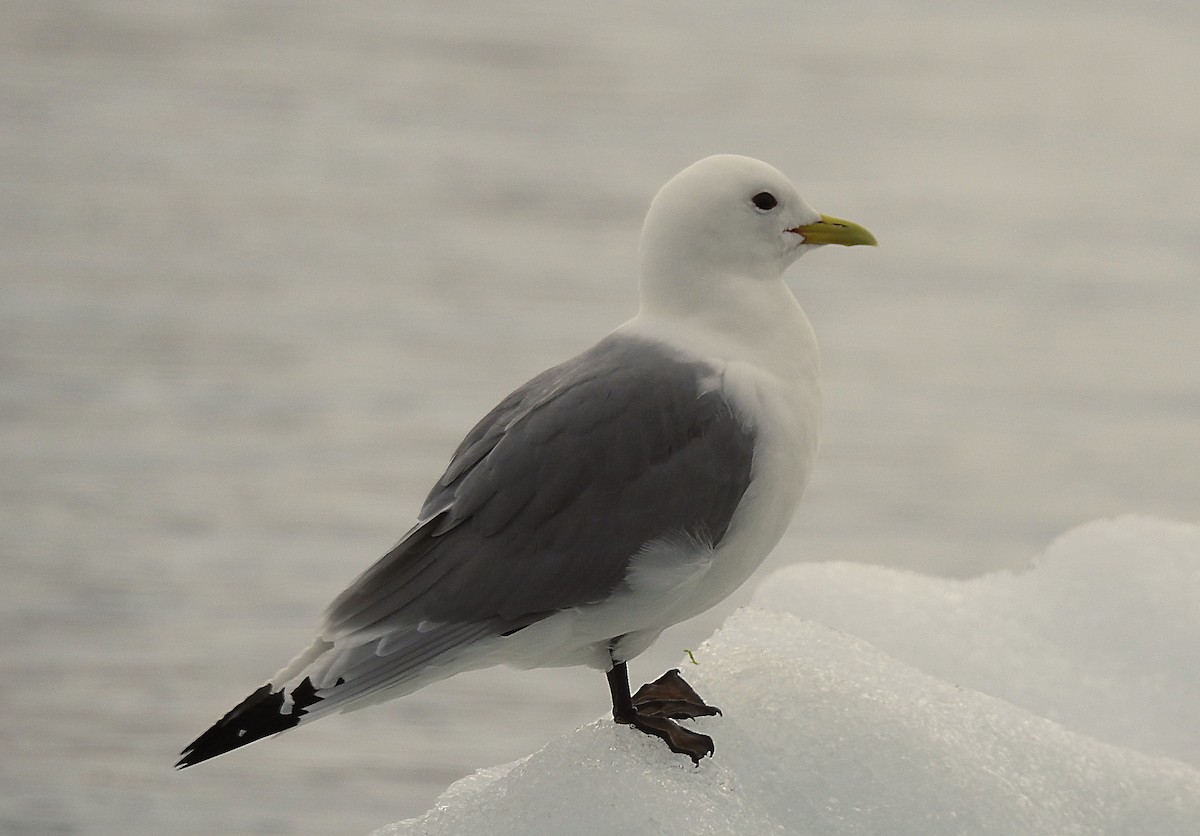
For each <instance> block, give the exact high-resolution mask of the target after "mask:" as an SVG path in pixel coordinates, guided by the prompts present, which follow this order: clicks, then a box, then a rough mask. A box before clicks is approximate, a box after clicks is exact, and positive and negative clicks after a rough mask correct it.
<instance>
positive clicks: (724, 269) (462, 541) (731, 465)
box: [177, 155, 875, 767]
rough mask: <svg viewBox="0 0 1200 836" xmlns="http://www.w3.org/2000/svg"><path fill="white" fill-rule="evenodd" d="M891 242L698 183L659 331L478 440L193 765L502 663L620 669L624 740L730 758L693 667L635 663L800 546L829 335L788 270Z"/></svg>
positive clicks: (779, 197) (771, 192)
mask: <svg viewBox="0 0 1200 836" xmlns="http://www.w3.org/2000/svg"><path fill="white" fill-rule="evenodd" d="M874 243H875V239H874V238H873V237H872V236H871V234H870V233H869V232H867V231H866V230H865V229H863V228H862V227H860V226H858V225H857V224H853V223H850V222H848V221H842V220H838V219H837V218H831V217H827V216H824V215H820V214H818V213H817V212H815V211H814V210H813V209H811V208H810V207H809V206H808V204H807V203H805V202H804V201H803V200H802V199H801V198H800V195H799V194H797V193H796V189H795V187H793V186H792V184H791V183H790V182H789V181H788V180H787V178H786V177H784V176H783V175H782V174H780V173H779V172H778V171H776V170H775V169H774V168H772V167H771V166H769V165H767V164H766V163H763V162H759V161H758V160H754V159H750V158H748V157H740V156H733V155H720V156H714V157H708V158H706V159H703V160H701V161H700V162H698V163H695V164H694V165H692V166H690V167H689V168H687V169H685V170H684V171H682V172H681V173H679V174H678V175H676V176H675V177H674V178H673V179H671V181H670V182H668V183H667V184H666V185H665V186H664V187H663V188H662V190H661V191H659V193H658V195H657V196H656V197H655V198H654V200H653V202H652V203H651V205H650V211H649V213H648V215H647V216H646V222H645V225H644V226H643V228H642V237H641V245H640V259H639V268H640V294H641V305H640V309H639V311H638V313H637V315H636V316H635V317H634V318H633V319H631V320H630V321H629V322H627V323H625V324H624V325H622V326H621V327H620V328H618V329H617V330H616V331H614V332H613V333H611V334H610V335H608V336H607V337H605V338H604V339H602V340H601V341H600V342H599V343H597V344H596V345H595V346H593V347H592V348H590V349H588V350H587V351H585V352H583V353H582V354H580V355H579V356H577V357H575V358H573V359H571V360H568V361H567V362H565V363H563V364H562V365H559V366H555V367H554V368H552V369H549V370H547V371H545V372H543V373H542V374H540V375H538V376H537V377H535V378H533V380H531V381H529V382H528V383H526V384H525V385H524V386H522V387H521V388H519V389H517V390H516V391H515V392H513V393H512V394H511V395H509V396H508V397H507V398H505V399H504V400H503V401H501V402H500V404H499V405H498V406H497V407H496V408H495V409H493V410H492V411H491V412H490V413H488V414H487V415H486V416H485V417H484V418H483V420H481V421H480V422H479V423H478V424H476V425H475V428H474V429H472V430H471V431H470V432H469V433H468V434H467V437H466V438H465V439H464V440H463V442H462V444H461V445H459V448H458V450H456V451H455V453H454V456H453V458H452V459H451V461H450V465H449V467H448V468H447V469H446V472H445V473H444V474H443V475H442V477H441V478H440V479H439V480H438V481H437V484H436V485H434V487H433V490H432V491H431V492H430V493H429V496H428V498H427V499H426V500H425V504H424V506H423V507H422V508H421V510H420V513H419V514H418V515H417V522H416V525H415V526H414V527H413V528H412V529H411V530H410V531H409V532H408V534H406V535H405V536H404V539H403V540H401V541H400V543H399V545H397V546H396V547H395V548H393V549H392V550H391V551H390V552H388V553H387V554H386V555H384V557H383V558H382V559H380V560H379V561H378V562H377V563H375V565H373V566H372V567H371V568H369V569H368V570H367V571H366V572H364V573H363V574H362V575H361V576H360V577H359V578H358V579H357V580H355V581H354V582H353V583H352V584H351V585H350V587H349V588H348V589H346V590H345V591H344V592H342V593H341V594H340V595H339V596H337V598H336V599H334V601H333V603H332V604H330V605H329V608H328V609H327V610H326V611H325V614H324V617H323V618H322V620H321V623H320V626H319V629H318V633H317V638H316V640H315V641H314V642H313V643H312V645H311V646H309V647H308V649H306V650H305V651H304V652H303V653H301V654H300V655H299V656H297V657H296V658H295V659H294V660H293V661H292V662H291V663H289V664H288V665H287V666H286V667H284V668H283V670H281V671H280V672H279V673H277V674H276V675H275V676H274V677H272V678H271V680H270V681H269V682H267V683H266V684H265V685H263V686H262V687H261V688H259V689H258V690H256V691H254V693H252V694H251V695H250V696H249V697H247V698H246V699H245V700H243V701H242V702H241V703H240V704H239V705H238V706H237V707H236V708H234V709H233V710H232V711H230V712H229V713H228V714H226V715H225V716H224V717H223V718H221V719H220V720H219V721H218V722H217V723H216V724H215V725H213V727H212V728H210V729H209V730H208V731H206V732H205V733H204V734H202V735H200V737H198V738H197V739H196V740H195V741H194V742H192V743H191V744H190V745H189V746H188V747H187V748H186V749H185V750H184V751H183V757H182V759H181V760H180V761H179V763H178V764H177V765H178V766H179V767H187V766H191V765H193V764H196V763H199V762H201V761H204V760H207V759H209V758H212V757H215V756H217V755H220V754H223V753H225V752H228V751H230V750H232V749H236V748H238V747H240V746H244V745H246V744H247V743H251V742H253V741H255V740H258V739H260V738H263V737H266V736H268V735H272V734H275V733H277V732H281V731H285V730H287V729H290V728H293V727H295V726H298V725H303V724H305V723H308V722H309V721H311V720H315V719H317V718H319V717H322V716H324V715H326V714H331V713H333V712H340V711H348V710H351V709H356V708H360V707H362V706H365V705H369V704H371V703H375V702H380V701H382V700H386V699H390V698H392V697H399V696H402V695H404V694H408V693H411V692H412V691H415V690H416V689H418V688H420V687H422V686H424V685H426V684H428V683H430V682H434V681H437V680H440V679H444V678H446V677H448V676H451V675H453V674H455V673H459V672H461V671H465V670H470V669H473V668H480V667H486V666H489V665H493V664H501V663H506V664H512V665H516V666H518V667H527V668H529V667H540V666H558V665H574V664H582V665H590V666H592V667H595V668H599V669H600V670H603V671H606V672H607V674H608V683H609V688H610V690H611V693H612V700H613V718H614V719H615V720H616V721H617V722H618V723H625V724H629V725H632V726H634V727H636V728H638V729H640V730H642V731H643V732H646V733H647V734H651V735H654V736H656V737H659V738H661V739H662V740H663V741H665V742H666V744H667V746H669V747H670V748H671V750H672V751H675V752H678V753H681V754H685V755H688V756H689V757H691V758H692V759H693V760H694V761H696V762H697V763H698V762H699V760H700V758H701V757H703V756H704V755H708V754H711V753H712V752H713V743H712V740H711V738H709V737H708V736H706V735H703V734H699V733H697V732H695V731H692V730H690V729H686V728H684V727H682V726H680V725H678V724H677V723H675V722H674V720H676V719H684V718H691V717H698V716H703V715H709V714H714V713H717V710H716V709H715V708H713V707H711V706H708V705H706V704H705V703H704V701H703V700H702V699H701V698H700V697H699V696H698V695H697V694H696V693H695V692H694V691H692V689H691V688H690V687H689V686H688V685H687V683H686V682H684V681H683V679H682V677H680V676H679V674H678V672H677V671H672V672H670V673H668V674H666V675H664V676H663V677H662V678H660V679H659V680H657V681H656V682H654V683H651V684H649V685H646V686H644V687H643V688H642V689H641V690H639V691H638V692H637V693H636V694H633V695H631V694H630V689H629V679H628V672H627V669H626V663H627V662H628V660H630V659H632V658H633V657H634V656H637V655H638V654H639V653H641V652H642V651H644V650H645V649H646V648H647V647H649V646H650V644H651V643H652V642H653V641H654V640H655V639H656V638H657V637H658V635H659V634H660V633H661V632H662V631H663V630H664V629H665V628H667V627H668V626H670V625H672V624H675V623H677V622H679V621H683V620H684V619H687V618H690V617H692V616H694V615H697V614H698V613H700V612H703V611H704V610H706V609H708V608H709V607H711V606H712V605H713V604H715V603H717V602H718V601H720V600H721V599H723V598H725V597H726V596H728V595H729V594H730V593H731V592H733V591H734V590H735V589H737V587H739V586H740V585H741V584H742V583H743V582H744V581H745V580H746V579H747V578H748V577H750V575H751V573H752V572H753V571H754V570H755V569H756V568H757V567H758V566H759V565H760V564H761V563H762V561H763V559H764V558H765V557H766V556H767V554H768V552H770V551H771V549H772V548H774V546H775V544H776V543H778V542H779V539H780V537H781V536H782V535H783V532H784V529H785V528H786V527H787V525H788V523H789V521H790V520H791V518H792V514H793V512H794V510H795V508H796V505H797V503H798V502H799V501H800V495H801V493H802V492H803V491H804V486H805V482H806V481H807V480H808V476H809V472H810V471H811V469H812V465H813V460H814V458H815V457H816V453H817V436H818V432H819V429H820V421H821V392H820V381H819V361H818V355H817V343H816V339H815V337H814V335H813V330H812V327H811V326H810V325H809V322H808V319H807V317H805V315H804V312H803V311H802V310H801V309H800V305H799V304H798V303H797V302H796V299H795V297H794V296H793V295H792V293H791V291H789V290H788V288H787V286H786V285H785V284H784V282H783V272H784V269H785V268H787V267H788V265H790V264H791V263H792V262H793V261H795V260H796V259H797V258H799V257H800V256H801V255H802V254H803V253H805V252H806V251H808V250H810V249H812V248H813V247H815V246H820V245H822V244H844V245H854V244H874Z"/></svg>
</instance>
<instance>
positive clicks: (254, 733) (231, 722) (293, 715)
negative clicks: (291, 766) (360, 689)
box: [175, 677, 342, 769]
mask: <svg viewBox="0 0 1200 836" xmlns="http://www.w3.org/2000/svg"><path fill="white" fill-rule="evenodd" d="M337 684H338V685H340V684H342V680H341V679H339V680H338V682H337ZM320 701H321V697H319V696H317V689H316V688H314V687H313V684H312V681H311V680H310V679H308V678H307V677H306V678H305V679H304V681H303V682H301V683H300V684H299V685H297V686H296V687H295V688H293V689H292V694H291V704H292V706H291V711H290V712H289V713H287V714H284V713H282V711H281V709H282V708H283V704H284V689H283V688H280V689H279V690H278V691H272V690H271V685H270V684H269V683H268V684H267V685H264V686H262V687H261V688H259V689H258V690H257V691H255V692H254V693H253V694H251V695H250V696H248V697H246V699H244V700H242V701H241V702H240V703H238V705H237V706H236V707H235V708H234V709H233V710H232V711H230V712H229V713H228V714H226V715H225V716H224V717H222V718H221V719H220V720H218V721H217V722H216V723H214V724H213V727H212V728H211V729H209V730H208V731H206V732H205V733H204V734H202V735H200V736H199V737H197V738H196V739H195V740H193V741H192V742H191V743H189V744H188V745H187V747H186V748H185V749H184V750H183V752H182V753H181V755H182V757H180V759H179V762H178V763H176V764H175V768H176V769H187V768H188V767H189V766H195V765H196V764H198V763H202V762H203V761H206V760H209V759H210V758H215V757H216V756H217V755H223V754H225V753H226V752H232V751H233V750H234V749H240V748H241V747H243V746H245V745H247V744H248V743H253V742H254V741H256V740H262V739H263V738H264V737H269V736H271V735H273V734H278V733H279V732H282V731H287V730H288V729H292V728H295V727H296V726H298V725H300V720H301V718H302V717H303V716H304V715H305V714H307V713H308V711H307V709H308V708H309V707H311V706H312V705H314V704H316V703H318V702H320Z"/></svg>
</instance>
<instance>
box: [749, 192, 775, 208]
mask: <svg viewBox="0 0 1200 836" xmlns="http://www.w3.org/2000/svg"><path fill="white" fill-rule="evenodd" d="M750 202H751V203H753V204H754V205H755V206H757V207H758V208H759V209H761V210H763V211H764V212H766V211H768V210H769V209H774V208H775V207H776V206H778V205H779V201H778V200H776V199H775V195H773V194H771V193H770V192H759V193H758V194H756V195H755V196H754V197H752V198H750Z"/></svg>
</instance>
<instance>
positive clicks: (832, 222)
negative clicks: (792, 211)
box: [790, 215, 879, 247]
mask: <svg viewBox="0 0 1200 836" xmlns="http://www.w3.org/2000/svg"><path fill="white" fill-rule="evenodd" d="M790 231H791V232H795V233H796V234H797V235H801V236H803V237H804V243H805V244H841V245H842V246H843V247H853V246H855V245H857V244H864V245H866V246H868V247H876V246H879V245H878V242H876V240H875V236H874V235H872V234H871V233H870V232H868V231H867V230H866V228H865V227H861V226H859V225H858V224H856V223H854V222H853V221H843V220H842V219H841V218H833V217H830V216H829V215H822V216H821V220H819V221H817V222H816V223H812V224H805V225H804V226H798V227H796V228H795V229H793V230H790Z"/></svg>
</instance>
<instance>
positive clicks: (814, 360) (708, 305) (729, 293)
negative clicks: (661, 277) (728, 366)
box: [630, 273, 819, 378]
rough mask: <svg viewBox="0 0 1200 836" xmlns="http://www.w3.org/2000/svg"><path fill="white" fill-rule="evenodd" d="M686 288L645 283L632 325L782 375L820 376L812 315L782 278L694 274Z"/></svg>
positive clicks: (643, 283) (643, 282) (652, 282)
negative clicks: (700, 346) (770, 367)
mask: <svg viewBox="0 0 1200 836" xmlns="http://www.w3.org/2000/svg"><path fill="white" fill-rule="evenodd" d="M687 281H688V286H687V287H686V288H683V287H680V286H678V285H677V284H674V283H663V282H655V281H646V280H645V278H643V281H642V294H641V308H640V310H639V312H638V316H637V317H636V318H635V319H634V320H633V321H632V322H631V323H630V325H631V326H634V328H635V329H640V328H641V327H644V326H651V327H653V328H654V329H655V330H657V331H659V332H660V333H672V334H674V335H676V337H677V340H678V341H679V342H681V343H682V342H690V341H692V340H693V339H694V340H695V341H697V342H698V343H703V344H706V345H707V346H708V351H710V352H714V353H715V354H719V355H721V356H724V357H725V358H726V359H729V360H739V359H747V360H752V361H754V362H756V363H758V364H760V365H763V366H764V367H767V366H777V367H778V368H776V369H774V370H775V371H777V372H778V373H779V374H781V375H787V376H791V375H799V376H801V377H809V376H811V377H813V378H815V377H816V375H817V374H818V371H819V370H818V364H819V360H818V354H817V344H816V337H815V335H814V334H813V330H812V326H811V325H810V324H809V322H808V317H806V316H805V315H804V311H803V310H801V308H800V304H799V303H798V302H797V301H796V297H795V296H793V295H792V292H791V290H789V289H788V287H787V285H786V284H784V282H783V279H782V277H781V276H774V277H764V276H729V275H724V276H719V277H706V276H705V274H703V273H693V274H692V275H691V276H690V277H689V279H688V280H687Z"/></svg>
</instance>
